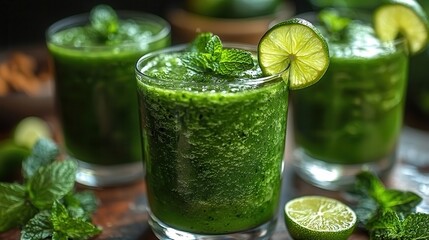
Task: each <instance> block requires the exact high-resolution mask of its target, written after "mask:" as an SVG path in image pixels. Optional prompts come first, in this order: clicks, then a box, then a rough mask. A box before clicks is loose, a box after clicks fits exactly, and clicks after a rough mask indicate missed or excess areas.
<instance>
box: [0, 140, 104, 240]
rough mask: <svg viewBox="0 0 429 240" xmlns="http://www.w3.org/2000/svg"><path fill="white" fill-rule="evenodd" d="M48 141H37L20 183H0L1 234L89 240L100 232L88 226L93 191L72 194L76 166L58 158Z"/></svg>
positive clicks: (93, 201)
mask: <svg viewBox="0 0 429 240" xmlns="http://www.w3.org/2000/svg"><path fill="white" fill-rule="evenodd" d="M58 157H59V149H58V147H57V146H56V144H55V143H53V142H52V140H50V139H39V140H38V142H37V143H36V144H35V146H34V148H33V150H32V153H31V154H30V156H29V157H28V158H27V159H26V160H24V161H23V163H22V169H23V183H22V184H19V183H0V232H3V231H7V230H9V229H12V228H15V227H18V228H22V229H23V230H22V232H21V239H32V240H38V239H40V240H43V239H46V238H52V239H88V238H90V237H93V236H95V235H97V234H99V233H100V232H101V229H99V228H98V227H97V226H95V225H93V224H92V223H91V214H92V213H93V212H94V211H95V209H96V198H95V196H94V195H93V194H92V192H81V193H78V192H75V191H74V184H75V180H76V179H75V178H76V177H75V176H76V171H77V165H76V163H75V162H74V161H72V160H70V159H58Z"/></svg>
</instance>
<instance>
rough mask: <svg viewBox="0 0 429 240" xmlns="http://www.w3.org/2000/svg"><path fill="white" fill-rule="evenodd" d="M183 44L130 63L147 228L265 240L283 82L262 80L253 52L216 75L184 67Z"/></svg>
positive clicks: (270, 225) (277, 177)
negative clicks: (243, 64)
mask: <svg viewBox="0 0 429 240" xmlns="http://www.w3.org/2000/svg"><path fill="white" fill-rule="evenodd" d="M230 47H234V48H239V49H246V50H249V48H250V47H249V46H243V45H237V46H228V47H227V48H230ZM189 51H190V50H189V49H188V47H187V46H176V47H173V48H169V49H168V50H164V51H158V52H155V53H150V54H148V55H145V56H144V57H142V58H141V59H140V60H139V61H138V63H137V79H138V94H139V103H140V113H141V126H142V136H143V144H144V146H143V152H144V163H145V170H146V181H147V197H148V205H149V209H150V216H151V218H150V224H151V226H152V229H153V231H154V232H155V234H156V235H157V236H158V237H159V238H160V239H183V238H186V239H235V238H241V239H250V238H252V239H267V238H268V237H269V236H270V235H271V233H272V232H273V229H274V227H275V222H276V216H277V210H278V204H279V197H280V190H281V188H280V185H281V176H282V169H283V154H284V149H285V135H286V116H287V109H288V87H287V84H286V82H285V81H283V80H282V78H281V76H280V75H273V76H269V77H264V76H263V75H262V72H261V69H260V68H259V67H258V64H257V59H256V56H255V55H253V57H252V58H251V59H252V60H251V62H252V64H253V65H254V67H252V68H250V69H248V70H245V71H239V72H238V74H237V75H234V76H221V75H213V74H209V73H203V72H201V71H198V69H193V68H192V67H191V68H190V67H187V66H186V62H189V61H190V60H189V59H188V57H189V55H188V54H189ZM249 54H250V53H249ZM253 54H254V53H253ZM180 236H182V238H180Z"/></svg>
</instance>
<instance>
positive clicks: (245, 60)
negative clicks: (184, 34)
mask: <svg viewBox="0 0 429 240" xmlns="http://www.w3.org/2000/svg"><path fill="white" fill-rule="evenodd" d="M188 50H189V52H187V53H186V54H185V55H184V57H183V58H182V61H183V62H184V63H185V65H186V66H187V67H188V68H190V69H192V70H194V71H197V72H203V73H214V74H217V75H221V76H232V77H234V76H238V75H240V74H241V73H242V72H243V71H246V70H249V69H251V68H253V67H254V61H253V58H252V54H251V53H250V52H248V51H245V50H241V49H235V48H224V47H223V45H222V42H221V40H220V38H219V37H218V36H216V35H214V34H212V33H201V34H199V35H198V36H197V37H196V38H195V39H194V41H193V42H192V43H191V44H190V45H189V47H188Z"/></svg>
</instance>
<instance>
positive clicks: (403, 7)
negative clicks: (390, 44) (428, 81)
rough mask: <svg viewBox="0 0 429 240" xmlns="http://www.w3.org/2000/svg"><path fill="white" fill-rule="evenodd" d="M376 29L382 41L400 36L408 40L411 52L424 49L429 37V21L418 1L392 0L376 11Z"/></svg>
mask: <svg viewBox="0 0 429 240" xmlns="http://www.w3.org/2000/svg"><path fill="white" fill-rule="evenodd" d="M374 29H375V32H376V33H377V35H378V37H379V38H380V39H381V40H382V41H393V40H395V39H396V38H398V37H399V36H402V37H404V38H405V39H406V40H407V43H408V46H409V50H410V52H411V54H415V53H417V52H420V51H422V50H423V49H424V48H425V47H426V46H427V43H428V39H429V23H428V19H427V16H426V14H425V12H424V10H423V9H422V8H421V6H420V5H418V3H417V2H414V1H409V0H390V1H389V2H387V3H386V4H384V5H381V6H380V7H378V8H377V9H376V11H375V12H374Z"/></svg>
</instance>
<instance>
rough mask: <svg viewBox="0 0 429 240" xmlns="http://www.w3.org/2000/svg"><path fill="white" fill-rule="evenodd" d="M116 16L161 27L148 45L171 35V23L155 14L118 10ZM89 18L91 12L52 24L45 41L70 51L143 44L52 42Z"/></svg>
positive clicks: (46, 33)
mask: <svg viewBox="0 0 429 240" xmlns="http://www.w3.org/2000/svg"><path fill="white" fill-rule="evenodd" d="M116 14H117V15H118V17H119V19H121V20H127V19H136V20H139V19H141V20H151V22H152V23H154V24H157V25H159V26H160V28H161V30H160V31H159V32H158V33H156V34H154V35H152V36H151V37H150V38H148V40H147V41H146V42H145V43H146V44H151V43H155V42H158V41H160V40H162V39H164V38H166V37H168V36H169V35H170V34H171V25H170V23H169V22H168V21H167V20H165V19H163V18H162V17H159V16H157V15H155V14H152V13H148V12H139V11H130V10H117V11H116ZM89 16H90V12H86V13H80V14H75V15H72V16H69V17H65V18H62V19H60V20H58V21H56V22H54V23H52V24H51V25H50V26H49V27H48V28H47V29H46V31H45V39H46V42H47V43H49V44H53V45H55V46H60V47H62V48H69V49H76V50H78V49H99V50H102V49H112V48H127V47H134V46H138V45H140V44H141V42H130V43H126V44H120V45H113V46H105V45H100V46H85V45H83V46H70V45H64V44H58V43H55V42H52V41H51V39H52V36H53V35H54V34H55V33H57V32H59V31H61V30H65V29H68V28H71V27H77V26H83V25H84V24H85V23H89V21H90V20H89Z"/></svg>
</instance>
